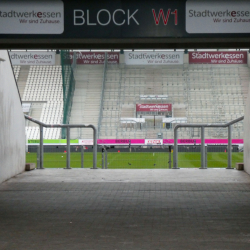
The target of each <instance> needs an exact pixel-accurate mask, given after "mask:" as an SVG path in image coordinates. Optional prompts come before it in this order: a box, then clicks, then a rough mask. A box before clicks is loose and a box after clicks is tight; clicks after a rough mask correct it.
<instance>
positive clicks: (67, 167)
mask: <svg viewBox="0 0 250 250" xmlns="http://www.w3.org/2000/svg"><path fill="white" fill-rule="evenodd" d="M65 169H71V167H70V127H67V166H66V168H65Z"/></svg>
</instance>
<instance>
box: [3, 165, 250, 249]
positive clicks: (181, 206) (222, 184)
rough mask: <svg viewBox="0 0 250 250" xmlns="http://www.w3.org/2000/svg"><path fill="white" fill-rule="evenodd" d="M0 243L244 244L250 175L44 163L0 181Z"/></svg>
mask: <svg viewBox="0 0 250 250" xmlns="http://www.w3.org/2000/svg"><path fill="white" fill-rule="evenodd" d="M0 200H1V202H0V216H1V225H0V249H25V250H29V249H32V250H34V249H60V250H64V249H65V250H66V249H88V250H100V249H101V250H110V249H112V250H115V249H117V250H130V249H133V250H142V249H143V250H166V249H171V250H172V249H174V250H175V249H178V250H179V249H180V250H181V249H197V250H200V249H206V250H210V249H223V250H224V249H232V250H233V249H249V244H250V226H249V220H250V214H249V207H250V177H249V175H248V174H246V173H245V172H241V171H236V170H225V169H208V170H199V169H180V170H102V169H98V170H91V169H72V170H64V169H45V170H34V171H31V172H25V173H23V174H20V175H17V176H16V177H14V178H12V179H10V180H8V181H7V182H4V183H2V184H1V185H0Z"/></svg>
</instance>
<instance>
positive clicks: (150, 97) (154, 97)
mask: <svg viewBox="0 0 250 250" xmlns="http://www.w3.org/2000/svg"><path fill="white" fill-rule="evenodd" d="M140 99H142V100H162V99H168V95H140Z"/></svg>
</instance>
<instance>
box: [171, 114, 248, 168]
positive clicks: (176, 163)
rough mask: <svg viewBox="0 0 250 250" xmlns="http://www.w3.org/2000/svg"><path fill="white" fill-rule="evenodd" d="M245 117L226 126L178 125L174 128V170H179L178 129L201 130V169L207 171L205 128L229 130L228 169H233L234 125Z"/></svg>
mask: <svg viewBox="0 0 250 250" xmlns="http://www.w3.org/2000/svg"><path fill="white" fill-rule="evenodd" d="M243 119H244V116H242V117H240V118H237V119H235V120H233V121H231V122H228V123H225V124H216V123H215V124H178V125H177V126H176V127H175V128H174V159H173V160H174V166H173V169H178V128H183V127H184V128H201V168H200V169H206V168H207V167H206V151H205V128H226V127H227V128H228V150H227V151H228V157H227V160H228V163H227V169H232V150H231V148H232V125H233V124H235V123H237V122H239V121H242V120H243Z"/></svg>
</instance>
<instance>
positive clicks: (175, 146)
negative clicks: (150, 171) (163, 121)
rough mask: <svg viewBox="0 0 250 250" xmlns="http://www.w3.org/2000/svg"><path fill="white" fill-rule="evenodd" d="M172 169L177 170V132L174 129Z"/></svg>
mask: <svg viewBox="0 0 250 250" xmlns="http://www.w3.org/2000/svg"><path fill="white" fill-rule="evenodd" d="M173 169H179V168H178V130H177V128H175V130H174V164H173Z"/></svg>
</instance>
